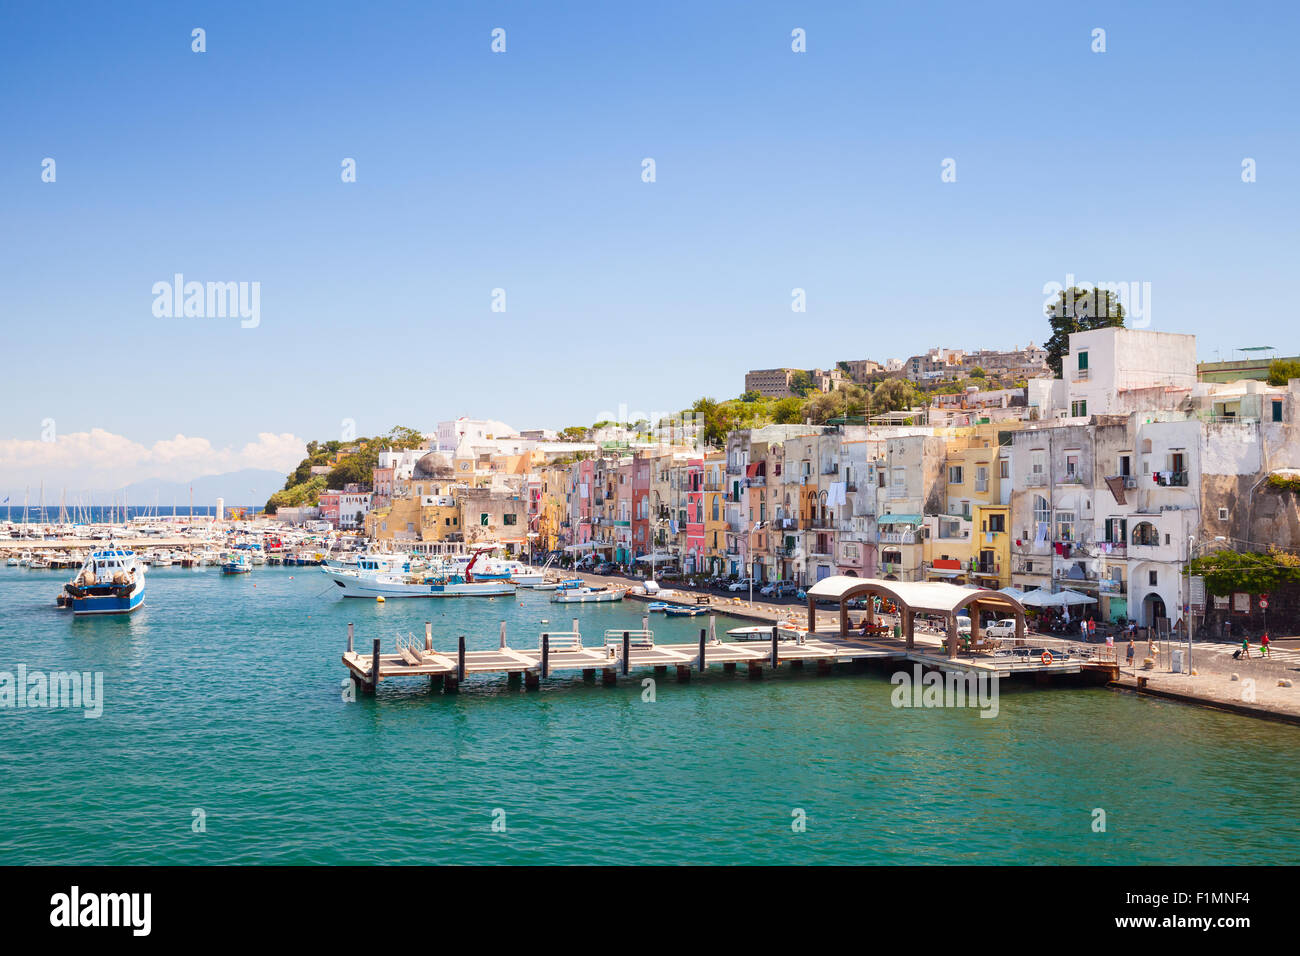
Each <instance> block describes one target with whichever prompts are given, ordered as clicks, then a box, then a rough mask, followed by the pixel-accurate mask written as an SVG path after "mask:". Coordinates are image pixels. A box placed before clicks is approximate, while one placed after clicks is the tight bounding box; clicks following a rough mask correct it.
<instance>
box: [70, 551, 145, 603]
mask: <svg viewBox="0 0 1300 956" xmlns="http://www.w3.org/2000/svg"><path fill="white" fill-rule="evenodd" d="M144 587H145V564H144V562H142V561H139V560H137V558H136V556H135V552H134V551H127V550H125V549H122V548H106V549H105V550H103V551H93V552H91V554H90V557H88V558H87V559H86V563H85V564H84V565H83V566H82V568H81V570H80V571H78V572H77V575H76V577H74V578H73V579H72V580H71V581H69V582H68V583H67V584H65V585H64V586H63V593H62V594H60V595H59V597H58V600H57V602H56V603H57V604H58V606H59V607H64V608H71V609H72V613H73V614H78V615H81V614H130V613H131V612H132V611H134V610H135V609H136V608H138V607H140V606H141V605H142V604H144Z"/></svg>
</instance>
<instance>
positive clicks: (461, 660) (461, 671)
mask: <svg viewBox="0 0 1300 956" xmlns="http://www.w3.org/2000/svg"><path fill="white" fill-rule="evenodd" d="M464 679H465V635H464V634H462V635H461V636H460V647H459V648H457V650H456V681H457V682H458V683H459V682H460V681H463V680H464Z"/></svg>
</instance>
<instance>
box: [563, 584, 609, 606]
mask: <svg viewBox="0 0 1300 956" xmlns="http://www.w3.org/2000/svg"><path fill="white" fill-rule="evenodd" d="M621 600H623V592H622V591H606V590H597V589H596V588H561V589H560V590H558V591H556V592H555V593H554V594H552V595H551V603H552V604H604V603H606V602H610V601H621Z"/></svg>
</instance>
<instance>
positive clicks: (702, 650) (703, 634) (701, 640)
mask: <svg viewBox="0 0 1300 956" xmlns="http://www.w3.org/2000/svg"><path fill="white" fill-rule="evenodd" d="M707 633H708V632H707V631H706V630H705V629H704V628H700V673H701V674H703V673H704V637H705V635H706V634H707Z"/></svg>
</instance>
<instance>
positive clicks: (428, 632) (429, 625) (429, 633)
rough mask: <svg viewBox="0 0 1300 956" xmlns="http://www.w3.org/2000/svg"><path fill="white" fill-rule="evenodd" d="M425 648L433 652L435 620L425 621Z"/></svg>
mask: <svg viewBox="0 0 1300 956" xmlns="http://www.w3.org/2000/svg"><path fill="white" fill-rule="evenodd" d="M424 649H425V650H426V651H429V652H430V653H432V652H433V622H432V621H425V622H424Z"/></svg>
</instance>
